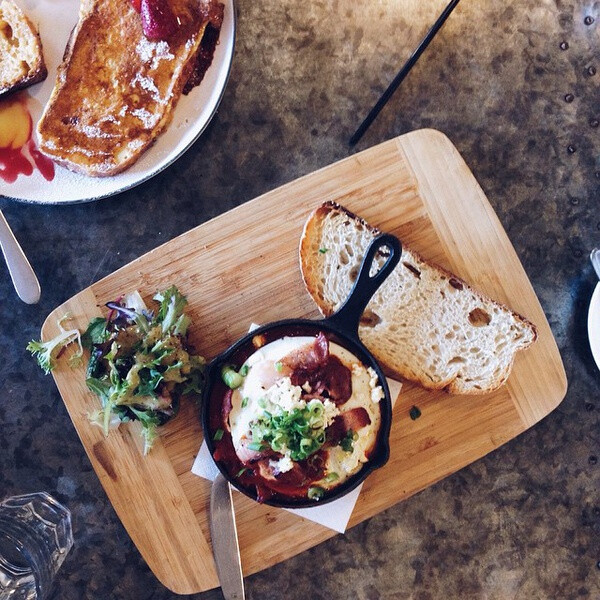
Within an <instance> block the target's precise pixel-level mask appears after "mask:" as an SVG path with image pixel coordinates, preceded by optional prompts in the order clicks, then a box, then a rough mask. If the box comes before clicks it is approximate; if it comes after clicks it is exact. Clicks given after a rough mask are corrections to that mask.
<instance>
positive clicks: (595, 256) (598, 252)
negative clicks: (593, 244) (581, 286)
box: [590, 248, 600, 279]
mask: <svg viewBox="0 0 600 600" xmlns="http://www.w3.org/2000/svg"><path fill="white" fill-rule="evenodd" d="M590 260H591V261H592V265H593V267H594V271H596V275H597V276H598V279H600V248H594V249H593V250H592V251H591V253H590Z"/></svg>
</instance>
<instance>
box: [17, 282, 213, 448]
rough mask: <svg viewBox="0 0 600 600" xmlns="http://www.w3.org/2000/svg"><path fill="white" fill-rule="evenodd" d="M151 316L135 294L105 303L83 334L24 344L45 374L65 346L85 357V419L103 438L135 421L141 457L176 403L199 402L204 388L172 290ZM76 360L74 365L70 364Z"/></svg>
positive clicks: (178, 297) (180, 303)
mask: <svg viewBox="0 0 600 600" xmlns="http://www.w3.org/2000/svg"><path fill="white" fill-rule="evenodd" d="M154 300H155V301H156V302H157V303H158V304H157V307H156V309H155V310H148V308H147V307H146V305H145V304H144V302H143V300H142V298H141V296H140V295H139V293H138V292H134V293H132V294H127V295H126V296H123V297H122V298H119V299H118V300H115V301H114V302H108V303H107V304H106V306H107V308H108V309H109V313H108V316H107V317H106V318H103V317H97V318H95V319H93V320H92V321H91V322H90V324H89V326H88V328H87V330H86V331H85V333H83V334H82V335H80V334H79V331H77V330H76V329H74V330H65V329H63V327H62V325H61V324H60V323H59V326H60V327H61V333H60V334H59V335H58V336H56V337H55V338H53V339H52V340H50V341H48V342H30V343H29V345H28V346H27V349H28V350H30V351H31V352H32V353H33V354H34V355H35V356H36V358H37V360H38V363H39V365H40V366H41V367H42V369H44V370H45V371H46V373H48V372H50V370H52V369H53V368H54V366H55V363H56V359H57V358H58V356H59V355H60V353H61V352H62V350H63V349H64V348H65V346H66V345H68V344H70V343H72V342H74V341H77V342H78V344H79V351H77V352H76V353H74V354H73V356H72V357H71V362H73V360H75V361H77V360H78V359H79V360H80V359H81V355H82V352H83V351H82V348H86V349H87V350H89V352H90V358H89V362H88V365H87V373H86V384H87V386H88V387H89V389H90V390H92V391H93V392H94V393H95V394H96V395H97V396H98V397H99V398H100V401H101V406H102V407H101V408H100V409H98V410H97V411H95V412H94V413H93V414H91V415H90V420H91V421H92V422H93V423H95V424H97V425H99V426H101V427H102V428H103V430H104V433H105V435H108V432H109V430H110V429H111V428H114V427H117V426H118V425H119V424H120V423H124V422H127V421H139V422H140V424H141V426H142V434H143V437H144V442H145V443H144V453H145V454H146V453H147V452H148V450H149V449H150V448H151V447H152V443H153V441H154V439H155V438H156V428H157V427H158V426H160V425H163V424H164V423H166V422H167V421H168V420H169V419H170V418H172V417H173V416H174V415H175V414H176V413H177V410H178V408H179V402H180V399H181V396H183V395H187V394H192V395H197V396H198V395H199V394H200V393H201V390H202V386H203V383H204V367H205V361H204V359H203V358H202V357H201V356H198V355H196V354H194V353H193V352H192V350H191V349H190V347H189V346H188V343H187V330H188V327H189V325H190V318H189V316H188V315H187V314H185V312H184V308H185V306H186V304H187V300H186V298H185V296H183V295H182V294H181V293H180V292H179V290H178V289H177V288H176V287H175V286H171V287H170V288H169V289H167V290H165V291H164V292H160V293H158V294H156V295H155V296H154ZM74 357H75V358H74Z"/></svg>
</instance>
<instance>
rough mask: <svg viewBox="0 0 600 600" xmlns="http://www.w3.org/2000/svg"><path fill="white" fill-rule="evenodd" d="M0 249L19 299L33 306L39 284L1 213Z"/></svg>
mask: <svg viewBox="0 0 600 600" xmlns="http://www.w3.org/2000/svg"><path fill="white" fill-rule="evenodd" d="M0 247H1V248H2V254H4V259H5V260H6V264H7V266H8V272H9V273H10V277H11V279H12V281H13V284H14V286H15V290H17V294H18V295H19V298H21V300H23V302H26V303H27V304H35V303H36V302H38V301H39V299H40V294H41V290H40V283H39V281H38V279H37V277H36V276H35V272H34V271H33V269H32V267H31V265H30V264H29V261H28V260H27V257H26V256H25V253H24V252H23V249H22V248H21V246H20V245H19V242H17V239H16V238H15V236H14V234H13V232H12V229H11V228H10V226H9V224H8V223H7V222H6V219H5V218H4V215H3V214H2V211H0Z"/></svg>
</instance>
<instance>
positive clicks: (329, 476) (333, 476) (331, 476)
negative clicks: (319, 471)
mask: <svg viewBox="0 0 600 600" xmlns="http://www.w3.org/2000/svg"><path fill="white" fill-rule="evenodd" d="M339 478H340V476H339V475H338V474H337V473H333V472H332V473H328V474H327V476H326V477H325V481H326V482H327V483H331V482H332V481H337V480H338V479H339Z"/></svg>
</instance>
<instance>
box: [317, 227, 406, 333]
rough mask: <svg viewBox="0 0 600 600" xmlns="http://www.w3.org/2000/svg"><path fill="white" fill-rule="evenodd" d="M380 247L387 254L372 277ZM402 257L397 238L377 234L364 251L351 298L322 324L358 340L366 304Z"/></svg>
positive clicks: (386, 234)
mask: <svg viewBox="0 0 600 600" xmlns="http://www.w3.org/2000/svg"><path fill="white" fill-rule="evenodd" d="M383 248H387V250H388V251H389V253H390V254H389V256H388V258H387V260H386V261H385V263H384V264H383V266H382V267H381V269H379V271H378V272H377V273H376V274H375V275H373V276H372V277H371V274H370V271H371V267H372V265H373V261H374V260H375V256H376V254H377V252H378V251H379V250H382V249H383ZM401 255H402V244H401V243H400V241H399V240H398V238H397V237H395V236H393V235H390V234H388V233H385V234H381V235H378V236H377V237H376V238H375V239H374V240H373V241H372V242H371V245H370V246H369V247H368V248H367V252H366V254H365V257H364V258H363V261H362V264H361V266H360V271H359V273H358V277H357V278H356V281H355V282H354V286H353V287H352V290H351V291H350V295H349V296H348V298H346V301H345V302H344V304H343V305H342V306H341V307H340V308H339V310H338V311H337V312H335V313H334V314H333V315H331V316H330V317H328V318H327V319H325V321H324V323H326V324H327V326H329V327H332V328H333V329H336V330H338V331H340V332H341V333H343V334H344V335H347V336H350V337H353V338H357V337H358V325H359V323H360V318H361V316H362V314H363V312H364V311H365V308H366V307H367V304H368V303H369V301H370V300H371V298H372V297H373V295H374V294H375V292H376V291H377V290H378V289H379V286H381V284H382V283H383V282H384V281H385V280H386V279H387V277H388V275H389V274H390V273H391V272H392V271H393V270H394V268H395V267H396V265H397V264H398V263H399V262H400V256H401Z"/></svg>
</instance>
